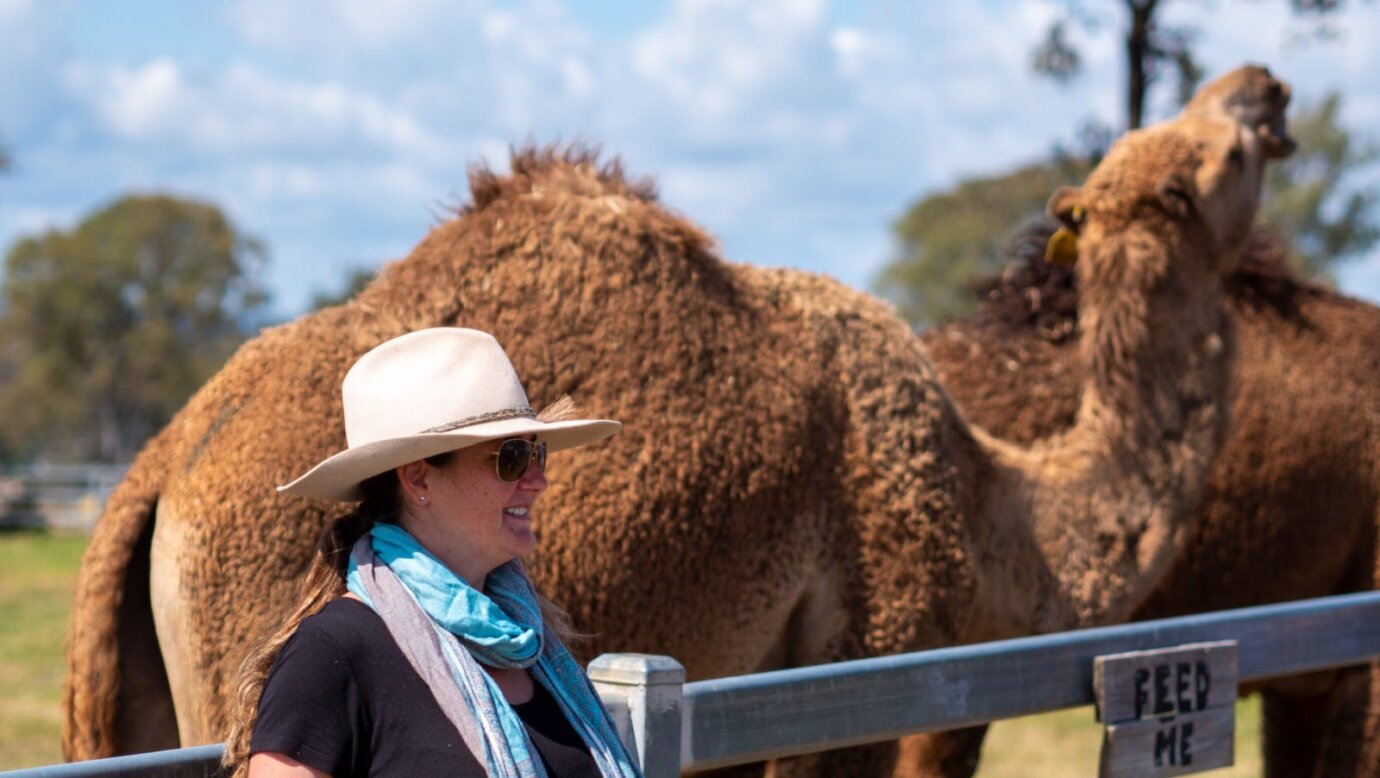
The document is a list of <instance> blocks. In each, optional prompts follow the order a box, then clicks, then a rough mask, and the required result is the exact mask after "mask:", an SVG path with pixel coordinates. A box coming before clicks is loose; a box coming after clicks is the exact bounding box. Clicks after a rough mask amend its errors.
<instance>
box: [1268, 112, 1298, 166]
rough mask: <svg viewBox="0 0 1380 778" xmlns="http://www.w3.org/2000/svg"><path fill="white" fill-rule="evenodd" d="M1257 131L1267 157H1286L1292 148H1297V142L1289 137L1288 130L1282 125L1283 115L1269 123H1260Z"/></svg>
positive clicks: (1291, 151)
mask: <svg viewBox="0 0 1380 778" xmlns="http://www.w3.org/2000/svg"><path fill="white" fill-rule="evenodd" d="M1258 132H1259V133H1260V140H1261V141H1262V143H1263V144H1264V146H1265V157H1266V158H1267V159H1278V158H1280V157H1287V156H1289V155H1290V154H1293V153H1294V149H1297V148H1298V145H1299V144H1298V142H1297V141H1295V140H1294V139H1293V138H1291V137H1289V130H1288V129H1287V128H1286V127H1285V126H1284V117H1283V116H1280V117H1279V118H1277V119H1275V120H1274V121H1273V122H1271V123H1270V124H1262V125H1260V127H1259V129H1258Z"/></svg>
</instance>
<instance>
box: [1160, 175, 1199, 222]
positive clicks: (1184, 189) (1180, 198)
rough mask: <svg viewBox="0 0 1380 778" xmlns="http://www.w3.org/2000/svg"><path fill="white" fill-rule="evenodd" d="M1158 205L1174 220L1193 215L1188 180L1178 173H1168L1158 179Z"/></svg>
mask: <svg viewBox="0 0 1380 778" xmlns="http://www.w3.org/2000/svg"><path fill="white" fill-rule="evenodd" d="M1158 190H1159V191H1158V193H1159V197H1160V204H1161V205H1163V206H1164V209H1165V210H1166V211H1168V212H1169V214H1170V215H1171V216H1173V217H1174V218H1176V219H1187V218H1188V217H1190V216H1192V215H1193V211H1194V209H1195V206H1194V204H1193V186H1192V185H1191V184H1190V183H1189V182H1188V179H1186V178H1184V177H1183V176H1181V175H1179V174H1178V173H1169V174H1168V175H1166V176H1165V177H1164V178H1162V179H1160V185H1159V187H1158Z"/></svg>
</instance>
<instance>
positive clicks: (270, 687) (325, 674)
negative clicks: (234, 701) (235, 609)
mask: <svg viewBox="0 0 1380 778" xmlns="http://www.w3.org/2000/svg"><path fill="white" fill-rule="evenodd" d="M533 686H534V687H535V693H534V695H533V697H532V699H531V700H530V701H529V702H526V703H523V704H521V705H515V706H513V709H514V710H515V711H517V714H518V717H519V718H521V719H522V723H523V726H524V727H525V728H526V729H527V736H528V737H529V738H530V739H531V741H532V744H533V745H534V746H536V750H537V753H538V754H539V755H540V756H541V760H542V763H543V764H544V765H545V767H546V773H547V775H549V776H551V778H598V776H599V769H598V767H597V766H596V764H595V762H594V759H593V757H591V756H590V754H589V749H588V747H587V746H585V744H584V741H583V740H581V739H580V735H579V733H577V732H576V731H575V728H574V727H573V726H571V724H570V722H569V721H567V720H566V718H565V715H564V714H562V713H561V709H560V706H559V705H558V704H557V703H556V700H555V698H553V697H552V696H551V694H550V692H548V691H547V690H546V689H545V688H543V687H542V685H541V684H540V683H533ZM249 749H250V752H251V753H254V752H259V751H274V752H277V753H280V754H284V755H286V756H289V757H291V758H293V759H296V760H297V761H299V762H301V763H303V764H305V765H307V766H309V767H314V768H316V769H318V770H321V771H323V772H327V773H330V774H331V775H333V776H367V775H379V776H407V778H421V777H422V776H433V775H434V776H474V777H475V778H481V777H482V776H483V775H484V774H485V771H484V767H483V766H482V765H480V764H479V762H478V761H477V760H476V759H475V758H474V756H473V755H472V754H470V752H469V749H467V748H466V747H465V743H464V741H463V740H461V739H460V733H458V732H456V731H455V727H454V726H453V725H452V724H451V723H450V720H449V719H447V718H446V715H445V713H443V712H442V711H441V706H440V705H439V704H438V703H437V702H436V698H435V697H433V696H432V694H431V690H430V689H428V688H427V686H426V683H425V682H424V681H423V680H422V678H421V676H419V675H417V672H416V671H415V670H413V669H412V666H411V665H410V664H408V662H407V658H406V657H405V656H403V653H402V650H401V649H400V648H398V644H397V643H395V642H393V637H392V636H391V635H389V634H388V628H387V627H386V626H385V625H384V623H383V619H381V618H380V617H379V615H378V614H377V613H375V612H374V611H373V609H371V608H370V607H369V606H367V605H365V604H364V603H362V602H359V601H358V600H353V599H348V598H340V599H337V600H334V601H332V602H330V603H327V605H326V607H324V608H322V609H321V612H320V613H317V614H316V615H314V616H310V617H308V618H306V619H304V620H303V621H302V624H301V625H300V626H299V627H298V628H297V632H296V633H295V634H293V636H292V637H291V638H290V639H289V640H288V642H287V644H286V645H284V646H283V650H282V652H281V653H279V655H278V659H277V661H276V662H274V663H273V668H272V669H271V670H270V671H269V673H268V680H267V682H266V683H265V684H264V690H263V695H262V696H261V697H260V698H259V717H258V719H257V720H256V721H255V722H254V734H253V736H252V737H251V738H250V744H249Z"/></svg>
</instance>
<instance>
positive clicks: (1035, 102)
mask: <svg viewBox="0 0 1380 778" xmlns="http://www.w3.org/2000/svg"><path fill="white" fill-rule="evenodd" d="M1285 6H1286V3H1285V2H1283V0H1215V1H1213V2H1186V1H1181V2H1178V3H1175V4H1172V5H1169V6H1167V7H1168V8H1169V11H1168V12H1169V13H1170V14H1171V15H1172V16H1174V17H1176V18H1178V19H1180V20H1183V21H1191V22H1194V23H1197V24H1199V25H1200V26H1201V28H1202V31H1203V33H1202V39H1201V41H1202V42H1201V45H1200V52H1201V53H1202V56H1203V59H1204V61H1205V63H1206V64H1207V66H1208V69H1209V72H1210V73H1216V72H1220V71H1222V70H1225V69H1227V68H1230V67H1233V66H1235V65H1237V64H1239V63H1241V62H1244V61H1247V60H1252V61H1263V62H1266V63H1268V64H1270V65H1271V66H1272V67H1273V68H1274V69H1275V70H1276V71H1277V72H1278V73H1280V74H1282V75H1283V76H1284V77H1286V78H1288V79H1289V80H1290V81H1291V82H1293V83H1294V85H1295V94H1296V95H1298V97H1299V99H1300V100H1302V101H1305V102H1306V101H1308V100H1310V99H1318V98H1320V97H1322V96H1323V95H1324V94H1326V93H1327V92H1328V91H1329V90H1340V91H1342V93H1343V94H1344V95H1345V97H1346V101H1347V102H1346V104H1345V114H1344V121H1345V122H1346V123H1347V124H1348V125H1349V126H1351V127H1353V128H1357V129H1363V128H1370V130H1371V136H1372V138H1375V139H1377V140H1378V141H1380V53H1377V52H1378V51H1380V49H1378V48H1377V47H1376V45H1375V44H1376V41H1378V40H1380V4H1376V3H1356V2H1354V1H1353V2H1352V3H1351V4H1350V6H1351V7H1350V8H1349V9H1348V10H1347V11H1346V12H1345V13H1344V14H1343V15H1341V16H1340V17H1338V18H1337V19H1336V20H1335V21H1334V23H1333V25H1334V28H1335V31H1336V33H1337V35H1336V39H1335V40H1334V41H1332V42H1331V43H1328V44H1327V45H1319V44H1316V43H1309V42H1307V41H1305V40H1301V39H1300V37H1299V36H1298V35H1296V34H1293V33H1294V32H1295V31H1297V30H1298V29H1299V27H1298V25H1297V24H1293V23H1292V22H1291V18H1290V15H1289V13H1288V12H1287V10H1286V8H1285ZM1057 8H1058V5H1057V4H1056V3H1054V2H1049V1H1047V0H1009V1H1008V0H984V2H969V3H964V4H938V3H922V2H914V0H907V1H905V2H902V1H901V0H886V1H878V2H857V3H829V2H825V1H824V0H757V1H755V2H751V3H743V2H732V1H730V0H670V1H669V2H627V1H626V0H619V1H618V2H596V1H595V0H580V1H579V2H557V1H556V0H537V1H534V2H521V1H517V2H499V1H498V0H393V1H392V2H387V3H381V2H376V0H335V1H334V2H305V1H303V0H226V2H221V3H216V4H210V3H185V2H172V1H171V0H123V2H120V3H104V2H96V1H95V0H90V1H89V2H80V3H79V2H67V1H65V0H0V139H2V140H3V142H4V144H5V146H6V147H7V148H8V150H9V152H10V154H11V156H12V157H13V158H14V169H13V170H12V171H11V172H10V173H9V174H8V175H5V176H0V246H5V247H7V246H8V245H9V244H10V243H11V242H12V241H13V240H14V239H15V238H16V237H17V236H19V235H21V234H26V233H30V232H34V231H36V230H40V229H44V228H46V227H66V226H70V225H71V224H73V223H75V222H76V221H77V220H79V219H80V218H81V217H82V216H83V215H84V214H86V213H88V212H90V211H91V210H92V209H93V208H96V207H99V206H100V205H101V204H103V203H105V202H107V201H109V200H111V199H113V198H115V197H118V196H120V195H122V194H125V193H128V192H132V191H154V190H160V191H172V192H176V193H180V194H183V195H188V196H195V197H198V198H203V199H207V200H210V201H212V202H215V203H217V204H218V205H220V206H222V207H223V208H225V209H226V210H227V212H228V213H229V214H230V215H231V217H232V219H233V220H234V221H235V222H236V224H237V225H238V226H239V227H240V228H241V229H242V230H244V231H246V232H248V233H250V234H252V235H255V236H257V237H259V238H261V239H263V240H264V242H265V243H266V244H267V245H268V247H269V250H270V261H269V265H268V267H267V268H266V275H265V279H266V281H267V283H268V285H269V287H270V290H271V291H272V293H273V296H274V297H273V299H274V307H275V310H276V312H277V314H278V315H280V316H291V315H294V314H296V313H298V312H300V311H301V310H302V308H303V306H305V305H306V303H307V301H308V300H309V299H310V297H311V295H312V294H313V293H314V292H317V291H324V290H331V289H333V288H335V287H336V286H338V285H339V284H340V283H341V281H342V280H343V278H344V276H345V275H346V274H347V272H348V271H349V269H351V268H354V267H358V266H377V265H379V264H381V263H383V262H385V261H387V260H390V259H395V258H398V257H401V256H403V255H404V254H406V253H407V251H408V250H409V249H410V248H411V246H412V245H413V244H415V243H416V242H417V241H418V240H420V239H421V237H422V235H423V234H424V233H425V231H426V230H427V229H428V227H429V226H430V225H432V224H434V223H435V221H436V220H437V219H438V218H441V216H442V215H443V214H444V213H445V212H446V209H447V208H448V207H449V206H451V205H454V204H456V203H458V202H461V201H462V200H463V198H464V192H465V173H466V169H467V167H468V166H469V165H470V164H472V163H475V162H479V161H487V162H489V163H491V164H493V165H496V166H499V167H501V166H502V165H503V163H504V159H505V157H506V149H507V147H508V146H509V145H510V144H514V143H518V144H520V143H523V142H525V141H529V140H536V141H539V142H548V141H556V140H573V139H581V140H585V141H589V142H592V143H596V144H598V145H600V146H602V147H603V148H604V149H605V151H606V152H607V153H609V154H618V155H620V156H622V157H623V159H624V160H625V162H626V163H627V165H628V167H629V168H630V169H631V171H632V172H633V173H635V174H645V175H652V176H654V177H655V178H656V179H657V181H658V183H659V185H660V189H661V192H662V195H663V199H664V200H665V202H666V203H667V204H668V205H670V206H671V207H672V208H674V209H676V210H678V211H680V212H682V213H684V214H685V215H687V216H689V217H690V218H691V219H693V220H695V221H697V222H699V223H701V224H702V225H704V226H705V227H706V228H708V229H709V230H710V231H711V232H712V233H713V234H715V235H716V236H718V238H719V239H720V241H721V243H722V248H723V251H724V254H725V255H726V256H727V257H728V258H730V259H734V260H739V261H745V262H754V263H758V264H764V265H785V266H792V267H800V268H805V269H809V270H814V271H820V272H825V273H829V274H831V275H834V276H836V277H838V278H840V279H842V280H843V281H845V282H847V283H850V284H852V285H854V286H858V287H866V286H867V285H868V283H869V282H870V280H871V278H872V277H873V275H874V274H875V273H876V272H877V270H878V269H879V268H880V267H881V266H882V265H883V264H884V263H885V262H886V261H887V259H888V257H889V256H890V252H891V243H890V237H889V232H888V229H889V225H890V223H891V221H892V220H893V219H895V218H896V216H897V215H898V214H900V213H901V212H902V211H903V210H904V209H905V207H906V206H907V205H908V204H909V203H911V202H913V201H914V200H915V198H916V197H918V196H920V195H922V194H924V193H926V192H929V191H933V190H935V189H937V188H942V187H945V186H948V185H951V184H952V183H954V182H955V181H956V180H957V179H958V178H960V177H962V176H964V175H971V174H974V173H980V172H995V171H1000V170H1002V169H1005V168H1008V167H1010V166H1012V165H1014V164H1016V163H1019V162H1023V161H1028V160H1032V159H1034V158H1037V157H1039V156H1041V155H1042V154H1044V153H1046V152H1047V151H1048V150H1049V149H1050V148H1051V146H1052V144H1054V143H1056V142H1058V141H1061V140H1064V141H1066V140H1068V139H1069V138H1070V137H1071V134H1072V128H1073V127H1075V126H1077V125H1078V124H1079V123H1081V122H1082V121H1083V120H1085V119H1088V118H1098V119H1100V120H1102V121H1105V122H1109V123H1115V122H1116V120H1117V119H1118V118H1119V116H1120V109H1119V106H1120V101H1121V98H1120V92H1119V85H1120V83H1121V68H1122V65H1121V61H1120V57H1119V52H1118V49H1117V44H1116V42H1115V40H1114V39H1113V36H1112V35H1109V34H1104V35H1102V36H1101V37H1100V38H1094V39H1091V40H1089V41H1087V43H1088V46H1087V49H1086V51H1085V64H1086V73H1085V75H1084V76H1083V77H1081V78H1080V79H1078V80H1077V81H1076V82H1074V83H1073V84H1071V85H1069V86H1067V87H1060V86H1057V85H1055V84H1051V83H1048V82H1045V81H1041V80H1039V79H1036V78H1035V77H1033V76H1032V75H1030V73H1029V72H1028V70H1027V68H1026V65H1027V62H1028V53H1029V50H1030V48H1031V46H1032V45H1033V43H1034V42H1035V40H1036V39H1037V37H1038V35H1039V32H1040V30H1041V29H1042V28H1043V26H1044V23H1045V22H1046V21H1047V20H1048V19H1050V18H1051V16H1052V15H1053V14H1055V13H1056V12H1057ZM1117 21H1118V19H1117V17H1116V16H1112V15H1109V17H1108V19H1107V25H1108V29H1111V28H1113V27H1114V26H1115V25H1116V24H1117ZM1159 109H1160V112H1161V113H1163V112H1164V111H1165V110H1167V106H1160V107H1159ZM1362 182H1363V183H1366V184H1375V183H1377V182H1380V172H1377V171H1375V170H1371V171H1366V172H1365V173H1364V174H1363V178H1362ZM1341 282H1342V286H1343V288H1344V289H1346V290H1347V291H1350V292H1352V293H1354V294H1358V295H1361V296H1364V297H1367V298H1369V299H1372V300H1377V301H1380V254H1376V255H1372V256H1370V257H1367V258H1365V259H1363V260H1358V261H1356V262H1353V263H1352V264H1351V265H1349V266H1348V267H1347V268H1346V269H1345V270H1344V271H1343V273H1342V276H1341Z"/></svg>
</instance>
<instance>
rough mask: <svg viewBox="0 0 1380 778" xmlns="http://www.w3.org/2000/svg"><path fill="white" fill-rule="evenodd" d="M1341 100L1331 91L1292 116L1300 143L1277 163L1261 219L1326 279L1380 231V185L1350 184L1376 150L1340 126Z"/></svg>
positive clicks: (1297, 262) (1301, 263) (1300, 264)
mask: <svg viewBox="0 0 1380 778" xmlns="http://www.w3.org/2000/svg"><path fill="white" fill-rule="evenodd" d="M1341 106H1342V99H1341V97H1340V96H1338V95H1336V94H1333V95H1330V96H1328V97H1327V98H1326V99H1324V100H1323V101H1322V102H1321V103H1318V104H1317V105H1315V106H1312V107H1309V108H1305V109H1304V110H1302V111H1300V112H1299V113H1298V117H1297V118H1296V119H1294V120H1293V121H1291V122H1290V123H1289V132H1290V134H1292V135H1293V136H1294V138H1295V140H1297V141H1298V143H1299V147H1298V150H1297V151H1295V152H1294V154H1293V155H1292V156H1290V157H1289V158H1287V159H1285V160H1283V161H1282V162H1281V163H1280V164H1276V165H1272V166H1271V168H1270V171H1269V173H1268V174H1267V178H1266V182H1265V192H1266V196H1265V202H1264V205H1263V206H1262V208H1261V219H1260V220H1261V222H1262V223H1264V224H1266V225H1268V226H1269V227H1270V228H1271V229H1273V230H1275V231H1276V232H1278V233H1279V234H1280V235H1281V236H1282V237H1283V238H1285V239H1286V240H1287V241H1288V242H1289V246H1290V250H1291V253H1290V260H1291V261H1292V262H1293V264H1294V266H1295V267H1296V269H1298V270H1299V271H1300V272H1301V273H1303V274H1304V275H1305V276H1311V277H1318V278H1324V279H1328V280H1330V279H1331V278H1332V276H1333V269H1334V268H1335V267H1336V265H1337V264H1339V263H1341V262H1344V261H1346V260H1348V259H1352V258H1354V257H1357V256H1359V255H1361V254H1364V253H1365V252H1367V251H1369V250H1370V249H1371V248H1372V247H1374V246H1375V243H1376V241H1377V239H1380V220H1377V215H1376V210H1375V205H1376V199H1377V196H1380V192H1377V189H1376V187H1374V186H1371V187H1362V188H1357V187H1355V186H1353V185H1352V181H1353V180H1354V177H1355V176H1356V174H1357V173H1358V172H1360V171H1362V170H1364V169H1365V168H1366V167H1368V166H1369V165H1370V164H1371V163H1373V162H1375V160H1376V158H1377V153H1378V152H1377V149H1376V147H1375V145H1374V144H1373V143H1370V142H1368V141H1366V140H1364V139H1358V138H1357V137H1356V136H1354V135H1353V134H1352V133H1350V132H1348V131H1347V130H1346V128H1344V127H1342V126H1341V124H1340V123H1339V122H1338V115H1339V113H1340V112H1341Z"/></svg>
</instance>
